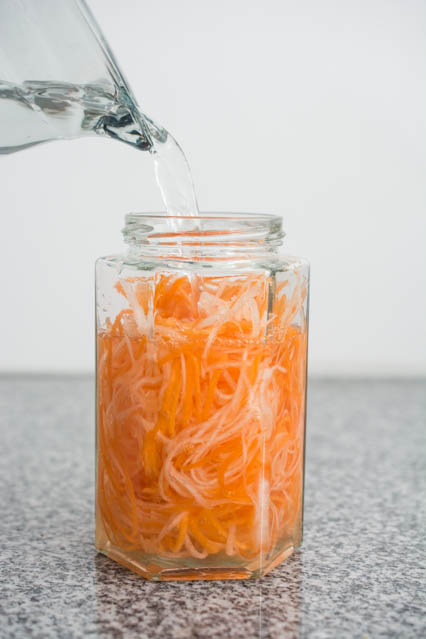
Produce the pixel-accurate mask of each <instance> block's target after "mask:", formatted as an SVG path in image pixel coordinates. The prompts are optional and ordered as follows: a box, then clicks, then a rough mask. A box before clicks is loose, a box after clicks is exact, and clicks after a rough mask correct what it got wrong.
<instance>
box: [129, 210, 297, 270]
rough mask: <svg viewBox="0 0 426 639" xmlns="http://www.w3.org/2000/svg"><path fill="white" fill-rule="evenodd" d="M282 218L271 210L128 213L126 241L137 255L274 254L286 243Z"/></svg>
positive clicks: (210, 257)
mask: <svg viewBox="0 0 426 639" xmlns="http://www.w3.org/2000/svg"><path fill="white" fill-rule="evenodd" d="M284 235H285V233H284V231H283V229H282V218H281V216H279V215H272V214H268V213H260V214H259V213H228V212H206V213H205V212H202V213H201V214H200V215H197V216H195V215H194V216H191V215H169V214H168V213H164V212H163V213H128V214H127V215H126V216H125V227H124V229H123V236H124V241H125V242H126V243H127V244H128V245H129V247H130V248H129V250H130V251H131V253H133V254H138V255H142V253H143V254H145V255H148V254H159V253H160V252H161V253H162V254H163V255H164V254H165V253H166V252H167V253H168V254H169V255H172V254H173V255H175V256H177V258H178V259H191V258H192V257H194V256H195V258H196V259H198V260H200V259H202V258H203V257H206V258H208V259H218V258H216V257H215V256H216V255H221V256H225V255H226V257H227V258H230V257H231V256H238V257H240V258H242V259H245V260H247V259H251V258H254V257H255V256H258V257H260V256H265V255H271V253H272V252H275V251H276V250H277V249H278V248H279V247H280V246H281V244H282V239H283V237H284Z"/></svg>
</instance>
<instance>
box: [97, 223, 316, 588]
mask: <svg viewBox="0 0 426 639" xmlns="http://www.w3.org/2000/svg"><path fill="white" fill-rule="evenodd" d="M123 233H124V238H125V241H126V242H127V244H128V251H127V253H126V254H124V255H113V256H109V257H105V258H101V259H99V260H98V261H97V265H96V300H97V489H96V493H97V500H96V503H97V506H96V547H97V549H98V550H99V551H101V552H103V553H104V554H106V555H108V556H109V557H111V558H112V559H115V560H116V561H118V562H120V563H121V564H123V565H125V566H127V567H129V568H131V569H132V570H134V571H136V572H138V573H139V574H141V575H143V576H144V577H147V578H149V579H157V580H163V579H243V578H248V577H259V576H261V575H264V574H265V573H267V572H268V571H269V570H271V569H272V568H273V567H274V566H276V565H278V564H279V563H280V562H281V561H282V560H284V559H285V558H286V557H288V556H289V555H290V554H291V553H292V552H293V551H294V549H295V548H296V547H297V546H298V545H299V544H300V542H301V538H302V517H303V476H304V430H305V398H306V356H307V336H308V335H307V333H308V313H307V306H308V280H309V266H308V264H307V262H306V261H305V260H302V259H300V258H294V257H280V256H279V254H278V249H279V247H280V246H281V244H282V238H283V236H284V234H283V232H282V226H281V218H279V217H275V216H271V215H255V214H224V213H220V214H219V213H218V214H216V213H211V214H210V213H209V214H203V215H200V216H199V217H196V218H195V217H179V218H178V217H175V218H173V217H171V216H167V215H145V214H130V215H127V216H126V226H125V228H124V231H123Z"/></svg>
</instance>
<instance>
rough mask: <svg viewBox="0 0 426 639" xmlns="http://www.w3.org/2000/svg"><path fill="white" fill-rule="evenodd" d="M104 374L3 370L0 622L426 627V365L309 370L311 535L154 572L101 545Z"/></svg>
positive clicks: (364, 631) (2, 633) (285, 633)
mask: <svg viewBox="0 0 426 639" xmlns="http://www.w3.org/2000/svg"><path fill="white" fill-rule="evenodd" d="M93 392H94V389H93V380H92V379H90V378H88V377H71V376H70V377H65V376H64V377H57V376H56V377H53V376H52V377H49V376H44V377H38V376H32V377H30V376H28V377H22V376H15V377H5V376H3V377H2V378H0V432H1V434H2V449H3V451H2V452H3V455H2V463H1V464H0V483H1V486H2V491H1V495H2V517H1V519H0V532H1V546H0V558H1V562H2V564H1V565H2V576H1V578H0V596H1V601H2V606H3V607H2V609H1V610H2V611H1V613H0V621H1V623H0V637H16V638H21V637H22V638H28V637H42V638H43V639H44V638H45V637H61V638H62V637H65V638H68V637H70V638H74V637H102V638H104V637H106V638H108V637H123V638H125V639H127V638H129V639H132V638H133V637H135V638H136V637H138V638H142V639H143V638H145V637H146V638H148V639H151V638H152V639H156V638H157V637H161V638H164V639H168V638H169V637H170V638H171V639H190V638H204V637H205V638H209V639H210V638H211V639H216V638H217V639H239V638H240V637H241V638H244V639H249V638H251V637H253V638H258V637H259V638H269V637H270V638H272V639H281V638H287V637H290V638H293V637H295V638H296V637H314V638H322V637H324V638H325V637H339V638H344V637H359V638H361V639H364V638H365V639H366V638H367V637H368V638H372V637H374V638H376V637H424V636H426V617H425V614H424V611H425V607H424V601H425V599H424V598H425V580H426V566H425V564H426V534H425V530H426V463H425V459H426V453H425V451H426V425H425V415H426V385H425V382H424V380H411V381H410V380H406V381H372V380H368V381H362V380H346V381H332V380H328V381H327V380H312V381H311V383H310V391H309V413H308V448H307V476H306V501H305V536H304V542H303V545H302V548H301V549H300V550H299V551H297V552H296V553H295V554H294V555H293V556H291V557H290V558H289V559H288V560H287V561H286V562H285V563H284V564H282V565H281V566H279V567H278V568H276V569H274V570H273V571H272V572H271V573H270V574H269V575H267V576H266V577H265V578H263V579H261V580H259V581H228V582H189V583H181V582H170V583H164V582H161V583H156V582H147V581H145V580H143V579H142V578H140V577H138V576H137V575H135V574H133V573H132V572H130V571H128V570H126V569H125V568H122V567H121V566H119V565H118V564H115V563H114V562H112V561H111V560H109V559H107V558H106V557H104V556H102V555H97V554H96V552H95V550H94V547H93V536H94V521H93V520H94V517H93V501H94V463H93V459H94V424H93Z"/></svg>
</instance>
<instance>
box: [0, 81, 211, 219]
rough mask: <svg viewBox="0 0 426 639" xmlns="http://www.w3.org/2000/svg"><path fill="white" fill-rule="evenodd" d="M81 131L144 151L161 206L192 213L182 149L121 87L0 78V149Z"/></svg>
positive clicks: (190, 188) (12, 149)
mask: <svg viewBox="0 0 426 639" xmlns="http://www.w3.org/2000/svg"><path fill="white" fill-rule="evenodd" d="M86 135H104V136H106V137H109V138H112V139H116V140H119V141H121V142H124V143H126V144H129V145H131V146H133V147H134V148H135V149H138V150H141V151H149V152H150V153H151V154H152V156H153V160H154V166H155V174H156V179H157V183H158V186H159V188H160V191H161V195H162V198H163V201H164V205H165V208H166V211H167V212H168V213H169V214H170V215H197V213H198V208H197V201H196V197H195V192H194V186H193V182H192V176H191V172H190V169H189V166H188V162H187V160H186V157H185V155H184V153H183V151H182V149H181V148H180V146H179V145H178V143H177V142H176V140H175V139H174V138H173V136H172V135H170V133H169V132H168V131H166V130H165V129H164V128H163V127H161V126H159V125H157V124H156V123H155V122H153V121H152V120H151V119H150V118H148V117H147V116H146V115H145V114H143V113H142V111H141V110H140V109H139V107H138V106H137V105H136V104H135V102H134V100H132V98H131V97H130V96H129V94H128V93H127V91H126V90H125V89H124V88H123V87H121V88H119V89H118V90H117V89H116V88H112V86H111V85H109V84H103V83H99V84H96V83H95V84H84V85H83V84H69V83H65V82H35V81H28V82H23V83H22V84H19V85H18V84H13V83H10V82H3V81H0V154H5V153H13V152H15V151H19V150H21V149H25V148H27V147H30V146H33V145H35V144H39V143H41V142H47V141H49V140H59V139H69V138H77V137H82V136H86Z"/></svg>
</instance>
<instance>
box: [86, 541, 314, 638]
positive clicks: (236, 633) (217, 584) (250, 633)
mask: <svg viewBox="0 0 426 639" xmlns="http://www.w3.org/2000/svg"><path fill="white" fill-rule="evenodd" d="M95 569H96V588H95V589H96V621H95V624H96V629H97V632H98V634H99V636H102V637H104V636H124V637H133V636H138V637H149V638H150V639H151V638H152V639H155V638H157V637H162V639H167V638H168V637H172V638H175V637H176V638H177V637H179V639H187V638H188V639H189V638H191V637H197V638H199V637H208V638H209V639H215V638H218V639H219V638H220V639H224V638H229V639H238V638H240V637H241V638H244V639H249V638H251V637H253V638H255V639H257V638H259V639H266V638H268V637H271V638H278V637H282V636H291V637H298V636H299V635H300V625H301V624H300V608H301V582H302V557H301V554H300V553H299V552H296V554H295V555H293V556H292V557H290V558H289V559H288V560H287V561H285V562H284V563H283V564H281V566H279V567H278V568H276V569H275V570H273V571H272V572H271V573H270V574H269V575H267V576H266V577H263V578H262V579H260V580H256V581H244V580H243V581H192V582H154V581H146V580H144V579H142V578H141V577H139V576H138V575H136V574H135V573H133V572H131V571H129V570H127V569H126V568H123V567H122V566H120V565H119V564H117V563H115V562H113V561H111V560H110V559H108V558H107V557H104V556H103V555H97V556H96V558H95Z"/></svg>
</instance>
